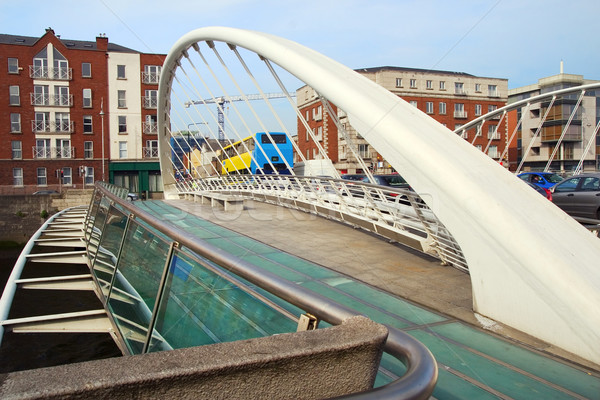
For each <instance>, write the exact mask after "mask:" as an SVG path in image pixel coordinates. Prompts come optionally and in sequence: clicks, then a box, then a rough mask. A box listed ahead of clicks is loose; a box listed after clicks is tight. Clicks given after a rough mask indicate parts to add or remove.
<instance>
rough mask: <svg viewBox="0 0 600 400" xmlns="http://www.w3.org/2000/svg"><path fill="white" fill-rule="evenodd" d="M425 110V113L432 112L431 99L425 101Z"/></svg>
mask: <svg viewBox="0 0 600 400" xmlns="http://www.w3.org/2000/svg"><path fill="white" fill-rule="evenodd" d="M425 112H426V113H427V114H433V101H428V102H426V103H425Z"/></svg>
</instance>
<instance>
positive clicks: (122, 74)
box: [117, 65, 125, 79]
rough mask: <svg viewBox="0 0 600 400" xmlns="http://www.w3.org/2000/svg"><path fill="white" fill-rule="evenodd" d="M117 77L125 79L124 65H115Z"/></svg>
mask: <svg viewBox="0 0 600 400" xmlns="http://www.w3.org/2000/svg"><path fill="white" fill-rule="evenodd" d="M117 79H125V66H124V65H117Z"/></svg>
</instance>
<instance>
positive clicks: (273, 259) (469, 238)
mask: <svg viewBox="0 0 600 400" xmlns="http://www.w3.org/2000/svg"><path fill="white" fill-rule="evenodd" d="M257 63H258V64H259V65H260V66H261V68H262V69H260V70H258V69H255V67H256V64H257ZM304 84H306V85H308V86H309V87H310V88H313V89H314V90H315V93H317V96H318V99H319V100H320V101H322V104H323V107H324V108H325V109H327V110H328V113H327V115H329V117H331V118H332V119H334V120H335V121H334V123H336V124H338V125H339V126H338V128H339V130H340V131H341V132H344V131H345V129H348V130H350V128H349V126H350V125H351V127H352V128H351V129H353V130H355V131H356V132H357V133H358V134H359V135H360V136H361V137H362V138H364V139H365V140H367V141H368V143H369V144H370V145H372V146H373V147H374V148H375V149H377V151H378V152H379V153H380V154H381V155H382V156H383V157H384V158H385V160H386V161H387V162H389V163H390V165H392V166H393V167H394V169H395V170H397V171H399V172H400V174H401V175H402V176H403V177H404V178H405V179H406V180H407V181H408V183H409V184H410V189H408V188H406V189H396V188H386V187H381V186H377V185H371V184H368V183H359V182H350V181H346V180H343V179H339V176H300V175H298V174H295V173H294V172H293V168H292V165H290V164H289V161H288V159H287V158H286V157H285V154H284V153H283V146H282V147H281V148H280V147H279V146H273V147H272V148H271V149H270V150H269V151H270V153H268V154H267V151H266V149H267V146H264V148H263V147H261V146H260V145H257V143H259V142H260V141H259V140H256V141H255V146H256V147H255V149H257V151H258V152H260V153H263V154H262V155H257V154H258V153H257V152H256V151H255V152H254V153H253V150H252V149H249V148H247V145H246V144H245V143H247V142H246V141H245V140H244V139H246V138H247V137H249V136H252V135H253V134H254V133H256V132H265V133H266V136H267V137H268V139H267V143H265V144H266V145H268V144H269V143H270V144H273V145H275V144H277V142H278V141H280V140H281V137H275V135H280V134H284V135H285V137H286V138H287V143H290V142H291V144H292V145H294V141H293V140H292V137H293V135H292V132H294V131H293V130H292V129H290V123H291V125H295V124H298V123H299V124H307V125H309V128H310V121H307V119H308V118H306V115H304V114H303V113H301V112H299V110H297V108H295V102H294V101H293V99H291V97H292V96H291V95H290V93H291V92H290V89H288V88H290V87H291V88H298V87H300V86H302V85H304ZM290 85H291V86H290ZM273 92H278V93H279V95H277V96H275V95H272V94H271V95H270V94H269V93H273ZM249 93H250V94H252V93H259V95H258V98H259V99H261V100H262V101H261V102H260V103H261V104H258V103H256V101H257V100H256V99H257V96H256V95H249ZM276 98H277V99H278V100H281V101H283V102H284V103H286V104H284V105H285V106H287V107H288V108H290V107H291V110H292V112H291V113H290V112H289V109H286V107H283V105H282V104H278V103H276V102H275V100H274V99H276ZM242 105H244V106H245V108H243V107H242ZM158 114H159V121H158V124H159V153H160V162H161V170H162V171H161V172H162V178H163V185H164V192H165V197H166V200H165V201H140V202H137V201H136V202H133V203H128V202H127V201H125V200H124V199H125V198H126V195H127V191H126V190H125V189H121V188H116V187H113V186H111V185H106V184H98V185H97V190H96V192H95V194H94V197H93V199H92V202H91V204H90V206H89V208H88V209H87V210H71V211H69V212H67V214H68V213H71V215H73V213H74V216H72V218H75V219H78V221H77V222H76V223H79V224H81V225H80V226H79V227H74V226H70V225H69V224H70V223H71V222H69V221H66V220H64V219H63V220H61V218H63V216H57V217H56V218H57V221H49V223H48V224H47V225H48V226H45V227H43V228H42V229H41V230H40V236H41V235H46V236H44V237H38V238H35V240H34V242H35V241H37V242H38V244H39V243H42V242H43V243H46V244H47V243H51V244H57V243H59V242H60V243H62V242H64V243H66V245H67V246H71V248H70V250H71V251H68V252H63V253H62V254H53V255H45V254H40V255H38V256H33V257H27V260H24V261H23V265H26V264H27V263H29V262H33V261H34V259H36V260H37V261H38V262H41V263H52V262H53V260H55V261H56V262H59V263H66V262H67V261H66V260H72V261H68V262H73V263H82V262H83V264H84V265H85V268H87V269H88V270H89V271H90V272H91V274H88V275H85V274H81V275H76V277H70V278H68V279H66V280H65V279H64V277H58V278H53V279H47V278H44V279H41V280H40V279H38V278H35V279H33V278H32V279H33V281H27V280H25V281H23V280H20V279H21V278H20V277H19V276H18V275H19V274H16V277H15V279H13V280H12V282H13V285H12V287H13V291H16V290H17V289H18V288H22V287H23V286H28V287H31V286H37V285H42V286H44V287H46V288H47V286H45V285H49V284H50V285H56V286H58V287H60V288H61V289H64V288H65V285H66V286H71V287H72V285H78V287H79V289H78V290H82V289H81V288H82V287H88V288H89V287H93V289H95V290H96V292H97V294H98V297H99V298H100V300H101V303H102V304H101V306H102V307H100V309H99V310H88V311H85V312H83V311H78V312H76V313H74V314H72V315H71V314H62V315H56V314H55V315H53V316H51V317H49V318H43V317H39V316H37V317H31V316H30V317H27V318H14V317H11V316H9V311H8V310H9V308H7V307H6V306H5V305H4V303H5V298H4V295H3V306H2V307H0V308H1V309H2V310H3V313H4V315H3V317H2V319H3V324H2V325H3V327H4V328H5V329H8V330H9V331H10V332H11V333H12V332H15V331H19V330H22V331H28V330H35V329H39V330H43V331H56V330H57V329H61V328H57V327H56V325H53V326H52V327H51V328H48V325H46V324H47V323H48V319H50V320H53V321H57V322H58V326H69V328H64V329H65V330H77V329H80V330H81V331H83V330H85V329H84V328H81V327H80V328H77V327H70V325H69V324H67V321H70V320H73V321H75V322H76V324H81V323H82V321H84V323H83V324H84V325H86V327H88V328H89V326H90V324H89V323H90V322H93V325H94V326H96V328H97V330H100V331H102V330H103V331H105V332H110V333H111V334H112V336H113V337H114V338H115V340H116V342H117V343H118V345H119V348H120V350H121V351H122V352H123V354H131V355H141V354H147V353H154V352H158V351H159V350H171V349H181V348H190V346H199V345H203V344H213V343H222V342H235V341H239V340H242V339H251V338H259V337H267V338H269V337H273V335H276V334H282V333H291V332H295V331H296V330H300V331H310V330H312V329H313V328H317V327H328V326H337V325H340V324H342V322H343V321H346V320H347V319H349V318H352V317H355V316H357V315H365V316H367V317H368V318H369V319H371V320H372V321H375V322H376V323H379V324H383V325H385V327H386V329H387V330H388V338H387V341H386V343H385V347H383V348H382V349H381V350H382V351H383V355H382V357H381V362H378V363H377V364H378V365H377V367H378V368H377V374H376V375H374V376H373V377H372V378H373V382H370V384H374V386H375V387H376V389H371V390H370V391H369V390H367V391H364V389H358V390H363V391H362V393H360V394H355V395H351V396H355V397H356V398H361V397H362V398H372V397H373V396H380V397H382V398H387V397H389V398H398V397H404V398H427V397H428V396H429V395H430V394H432V393H433V395H434V396H435V397H436V398H456V397H464V398H473V397H478V398H479V397H490V398H497V397H500V398H531V397H535V396H538V397H544V398H546V397H556V398H562V397H564V398H593V397H595V395H596V394H597V393H598V392H599V391H600V383H599V382H600V379H599V376H598V374H597V371H594V367H593V366H594V365H597V364H599V363H600V353H599V349H598V347H597V345H596V344H597V343H598V342H600V337H599V335H600V333H599V332H598V330H597V327H598V326H600V311H599V310H598V309H597V307H596V305H597V304H598V303H599V300H600V272H599V271H598V269H597V268H596V265H597V262H596V260H597V259H598V256H599V255H600V246H599V245H598V238H597V237H595V236H594V235H592V234H590V232H588V231H587V230H586V229H585V228H583V227H582V226H581V225H580V224H578V223H577V222H575V221H574V220H573V219H571V218H570V217H568V216H567V215H566V214H564V213H563V212H562V211H560V210H558V209H557V208H556V207H555V206H553V205H552V204H550V203H549V202H547V201H546V200H545V199H543V198H542V197H541V196H539V195H538V194H537V193H534V192H533V191H531V190H528V188H527V187H525V185H524V184H523V183H522V182H520V181H519V180H518V179H517V178H515V177H514V176H513V175H512V174H511V173H509V172H508V171H506V170H505V169H504V168H502V167H501V166H499V165H498V164H497V163H496V162H495V161H493V160H491V159H490V158H489V157H487V156H486V155H485V154H483V153H481V152H480V151H477V150H476V149H475V148H473V147H472V146H470V145H469V143H468V142H466V141H465V140H464V139H462V138H461V137H460V136H458V135H455V134H452V133H451V132H450V131H448V130H447V129H445V128H444V127H443V126H441V125H439V124H437V123H436V122H435V121H433V120H431V119H430V118H429V117H427V116H426V115H424V114H422V113H420V112H419V111H418V110H415V109H414V107H412V106H410V105H408V104H406V103H405V102H403V101H402V100H401V99H399V98H397V97H396V96H394V95H392V94H390V93H388V92H387V91H385V90H383V89H382V88H380V87H379V86H377V85H376V84H374V83H372V82H370V81H368V80H366V79H363V78H361V77H360V76H358V75H356V74H355V73H354V72H353V71H351V70H349V69H347V68H345V67H343V66H341V65H339V64H338V63H336V62H334V61H333V60H330V59H327V58H326V57H324V56H322V55H320V54H318V53H315V52H314V51H312V50H309V49H306V48H304V47H302V46H300V45H298V44H296V43H293V42H289V41H287V40H284V39H281V38H276V37H272V36H269V35H265V34H261V33H257V32H248V31H242V30H236V29H227V28H205V29H200V30H197V31H193V32H191V33H190V34H188V35H186V36H184V37H183V38H182V39H181V40H180V41H178V42H177V43H176V44H175V46H174V47H173V49H172V50H171V52H170V53H169V55H168V57H167V60H166V62H165V65H164V67H163V71H162V75H161V83H160V86H159V113H158ZM343 118H346V119H347V120H346V121H347V122H348V123H349V124H350V125H345V127H344V125H343V123H342V122H340V121H339V119H343ZM286 122H287V125H286ZM192 127H193V128H194V129H195V132H194V131H192V130H191V128H192ZM307 131H308V132H309V133H308V135H309V136H310V137H311V139H313V141H314V142H315V143H317V144H318V145H317V147H318V148H319V149H318V150H319V152H320V153H321V155H322V158H323V159H324V158H325V154H326V148H325V147H324V145H325V144H324V143H323V144H319V143H320V140H319V137H318V132H313V130H312V129H308V130H307ZM271 132H273V133H274V134H273V135H271ZM275 132H277V133H276V134H275ZM227 138H229V140H228V139H227ZM208 139H213V140H208ZM301 139H302V138H297V140H301ZM347 139H348V141H349V142H350V141H351V139H352V137H351V135H348V136H347ZM307 140H308V139H307ZM236 143H237V145H236ZM246 153H248V154H250V153H252V156H250V157H247V158H245V159H244V156H243V155H244V154H246ZM296 153H297V154H298V157H300V159H301V160H303V161H306V160H305V158H304V157H305V155H303V154H302V153H301V152H297V151H296ZM223 154H229V158H230V159H231V158H233V157H238V158H239V160H242V161H240V162H241V164H239V163H238V165H237V166H236V165H235V163H233V162H232V164H233V166H232V169H229V170H225V169H224V168H223V167H222V161H223V159H220V158H219V157H223ZM267 155H268V156H267ZM261 157H262V159H263V160H267V161H265V162H266V164H264V165H262V168H259V171H252V163H253V162H254V163H255V164H257V163H258V161H259V158H261ZM273 157H276V159H275V158H273ZM358 159H359V160H360V157H358ZM267 164H268V166H267ZM275 164H279V165H275ZM186 169H187V171H186ZM364 169H365V171H368V168H367V167H366V166H365V168H364ZM192 170H193V171H194V172H193V173H192V172H191V171H192ZM266 170H269V171H278V170H281V171H283V170H287V171H286V173H269V174H262V173H261V172H265V171H266ZM242 172H244V173H242ZM246 172H252V173H246ZM188 173H189V175H188ZM367 174H368V172H367ZM181 201H185V203H187V204H188V205H197V206H198V207H205V208H210V209H211V210H219V212H221V214H220V215H221V217H222V218H224V219H231V220H232V221H233V222H232V223H231V224H230V228H231V229H226V228H224V227H223V226H221V225H219V224H215V223H213V222H210V221H207V220H206V219H205V218H198V216H196V215H193V214H192V213H188V212H183V211H182V208H185V207H183V206H182V205H181V204H176V203H173V202H181ZM256 202H260V203H261V204H265V205H267V206H269V207H273V208H274V209H277V210H280V209H282V207H285V208H286V209H290V210H295V211H302V212H304V213H305V215H318V216H320V217H325V218H327V219H330V220H333V221H336V222H341V223H343V224H345V225H347V226H351V227H353V228H360V229H357V231H361V232H362V231H363V230H364V231H368V232H371V233H374V234H375V235H376V236H378V237H379V238H383V239H385V240H386V241H391V242H393V243H399V244H401V245H402V246H408V248H411V249H414V250H415V251H417V252H418V253H419V254H423V255H422V256H420V257H424V258H426V259H427V258H429V259H431V260H434V261H432V263H431V267H430V268H431V269H434V268H440V266H439V265H440V264H442V265H446V266H447V267H445V268H447V269H449V270H450V269H451V270H452V271H454V272H455V273H457V274H460V275H461V276H462V277H464V279H467V280H466V284H467V285H468V284H470V287H471V292H472V297H470V298H469V300H470V302H471V303H472V304H470V305H472V308H469V312H470V313H471V314H473V313H475V315H477V316H479V317H484V319H485V320H486V321H497V322H499V323H502V324H504V325H505V326H507V327H512V328H514V329H515V330H518V331H520V332H522V333H524V334H526V336H528V337H530V338H533V340H534V341H536V340H537V341H539V342H538V343H542V342H543V343H546V344H548V345H550V346H553V347H555V348H557V349H561V351H563V352H564V353H562V354H573V355H574V356H573V357H574V358H576V359H578V360H581V363H583V364H586V365H592V368H591V369H590V368H585V367H582V365H581V364H576V363H575V364H570V363H568V362H566V361H565V360H564V359H562V360H561V359H557V358H554V357H549V356H548V354H546V353H544V352H540V351H537V350H535V349H533V350H532V349H531V348H528V347H523V346H520V345H519V344H518V343H515V342H511V341H506V340H504V339H502V338H501V337H499V336H496V335H494V334H492V333H486V332H485V331H482V330H480V329H477V328H474V327H472V326H471V325H469V324H466V323H463V322H461V321H458V320H456V319H455V318H451V317H448V315H447V314H445V313H442V312H437V311H436V310H432V309H429V308H427V307H420V306H419V305H418V304H415V303H413V302H411V301H408V300H406V299H404V298H403V297H402V296H398V295H394V294H390V293H388V292H387V291H385V290H380V289H377V288H374V287H372V286H370V285H367V284H365V283H364V282H363V281H362V280H360V279H355V278H353V277H352V276H351V275H350V274H346V273H339V272H336V271H334V270H332V269H329V268H323V267H322V266H321V265H319V263H313V262H308V261H307V260H306V257H298V256H292V255H290V254H288V252H282V251H281V250H278V249H277V248H275V247H272V246H268V245H266V244H265V242H266V239H264V238H263V239H262V240H261V239H260V238H259V240H255V239H252V238H250V237H249V236H250V235H242V234H239V233H237V232H236V229H235V221H236V218H239V216H240V213H243V212H247V213H251V212H252V211H253V210H254V209H255V207H254V206H253V204H257V203H256ZM67 214H65V215H64V218H65V219H66V218H67ZM251 218H252V216H251ZM254 218H255V222H254V223H255V224H256V225H257V230H258V224H261V219H260V218H259V217H257V216H256V215H254ZM282 221H283V222H281V221H276V222H279V223H280V225H281V224H283V225H284V226H285V220H282ZM53 222H56V223H54V224H53ZM240 222H241V220H240ZM330 223H331V224H333V223H332V222H330ZM251 224H252V223H251ZM61 225H62V226H61ZM334 225H335V226H338V224H334ZM326 229H327V230H333V228H326ZM263 232H264V231H263ZM273 232H277V231H276V230H275V229H273ZM319 232H322V231H320V230H315V234H314V236H315V238H314V239H315V241H314V242H312V243H313V246H314V248H321V247H323V246H324V244H321V242H319V238H318V234H319ZM78 234H79V236H77V235H78ZM274 234H275V233H274ZM70 236H74V240H75V242H77V243H71V242H66V241H65V240H66V238H67V237H70ZM324 243H326V242H324ZM354 243H356V242H352V241H349V242H348V245H349V246H352V245H354ZM386 245H387V246H393V245H391V244H389V243H386ZM33 246H34V245H33V244H32V247H33ZM82 246H83V247H82ZM391 249H392V247H389V248H388V247H386V249H385V250H384V251H385V252H388V251H390V252H391V251H393V250H391ZM452 267H454V268H452ZM423 271H426V269H423ZM466 272H468V274H466ZM84 275H85V276H84ZM396 278H398V277H397V276H396ZM65 281H70V282H69V284H67V283H65ZM74 281H76V282H74ZM461 282H462V283H464V282H465V281H461ZM88 283H93V285H91V286H90V285H88ZM105 311H107V312H108V314H107V313H106V312H105ZM85 321H87V322H85ZM415 339H416V340H415ZM537 346H538V348H539V346H541V345H539V344H538V345H537ZM162 353H169V352H162ZM563 357H568V356H563ZM374 359H375V360H377V356H375V357H374ZM338 373H339V372H338ZM99 379H100V378H99ZM368 380H369V379H366V381H368ZM338 386H339V385H338ZM327 393H329V392H327ZM344 394H345V395H348V393H344ZM331 395H340V394H329V395H323V397H328V396H331ZM315 396H317V397H318V394H317V395H315ZM353 398H354V397H353Z"/></svg>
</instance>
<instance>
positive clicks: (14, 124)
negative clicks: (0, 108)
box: [10, 113, 21, 133]
mask: <svg viewBox="0 0 600 400" xmlns="http://www.w3.org/2000/svg"><path fill="white" fill-rule="evenodd" d="M10 131H11V132H12V133H20V132H21V114H19V113H10Z"/></svg>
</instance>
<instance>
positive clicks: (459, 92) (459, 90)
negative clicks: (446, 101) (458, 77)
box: [454, 88, 467, 96]
mask: <svg viewBox="0 0 600 400" xmlns="http://www.w3.org/2000/svg"><path fill="white" fill-rule="evenodd" d="M454 94H457V95H460V96H466V95H467V92H466V91H465V89H464V88H454Z"/></svg>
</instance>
